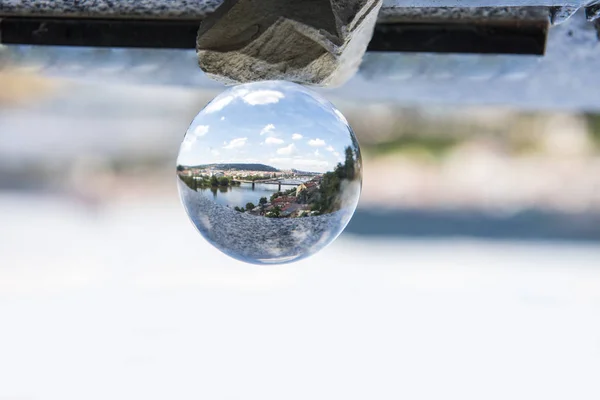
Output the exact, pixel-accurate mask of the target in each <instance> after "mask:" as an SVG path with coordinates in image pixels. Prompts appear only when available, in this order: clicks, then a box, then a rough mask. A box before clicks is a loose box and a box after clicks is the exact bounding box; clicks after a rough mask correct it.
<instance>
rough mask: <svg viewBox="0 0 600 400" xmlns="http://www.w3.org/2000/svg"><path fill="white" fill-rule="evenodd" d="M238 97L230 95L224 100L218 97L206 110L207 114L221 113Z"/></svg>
mask: <svg viewBox="0 0 600 400" xmlns="http://www.w3.org/2000/svg"><path fill="white" fill-rule="evenodd" d="M236 97H237V96H235V95H229V96H225V97H222V98H219V97H217V98H216V99H214V100H213V101H211V102H210V103H209V104H208V105H207V106H206V108H204V112H205V113H207V114H211V113H214V112H217V111H221V110H222V109H224V108H225V107H226V106H227V105H228V104H229V103H231V102H232V101H233V100H235V98H236Z"/></svg>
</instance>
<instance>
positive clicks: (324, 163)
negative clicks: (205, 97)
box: [178, 81, 353, 173]
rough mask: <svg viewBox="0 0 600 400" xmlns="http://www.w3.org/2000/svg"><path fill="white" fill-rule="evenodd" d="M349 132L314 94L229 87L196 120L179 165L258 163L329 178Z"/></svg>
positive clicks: (265, 86)
mask: <svg viewBox="0 0 600 400" xmlns="http://www.w3.org/2000/svg"><path fill="white" fill-rule="evenodd" d="M352 134H353V133H352V130H351V129H350V127H349V126H348V122H347V121H346V119H345V118H344V116H343V115H342V114H341V113H340V112H339V111H338V110H337V109H336V108H335V107H334V106H333V105H332V104H331V103H329V102H328V101H327V100H325V99H323V98H322V97H320V96H319V95H318V94H316V93H314V92H312V91H310V90H308V89H306V88H304V87H302V86H300V85H297V84H292V83H288V82H277V81H272V82H260V83H251V84H244V85H240V86H236V87H233V88H231V89H229V90H227V91H226V92H224V93H222V94H221V95H219V96H217V97H216V98H215V99H214V100H213V101H211V102H210V103H209V104H208V105H207V106H206V107H205V108H204V109H203V110H202V111H201V112H200V113H199V114H198V116H196V118H195V119H194V121H193V122H192V124H191V125H190V127H189V129H188V131H187V133H186V136H185V139H184V141H183V143H182V145H181V149H180V153H179V158H178V164H179V165H184V166H195V165H205V164H220V163H260V164H265V165H269V166H272V167H275V168H277V169H281V170H290V169H296V170H301V171H309V172H320V173H323V172H327V171H330V170H332V169H334V168H335V166H336V165H337V164H338V163H340V162H341V163H343V162H344V159H345V155H344V151H345V149H346V147H348V146H352V139H351V135H352Z"/></svg>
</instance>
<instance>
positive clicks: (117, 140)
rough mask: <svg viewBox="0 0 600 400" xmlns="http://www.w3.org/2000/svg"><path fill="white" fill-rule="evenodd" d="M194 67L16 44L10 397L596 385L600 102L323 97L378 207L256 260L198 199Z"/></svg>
mask: <svg viewBox="0 0 600 400" xmlns="http://www.w3.org/2000/svg"><path fill="white" fill-rule="evenodd" d="M57 55H58V56H60V62H55V59H54V58H53V57H57ZM440 57H443V56H440ZM99 59H102V60H104V61H103V63H99V62H98V60H99ZM132 59H135V60H136V63H135V65H134V66H130V61H131V60H132ZM170 59H178V60H185V59H189V60H191V61H192V64H191V66H187V67H185V68H188V69H185V68H184V69H183V70H182V71H174V72H173V71H172V70H170V71H171V72H170V75H169V76H173V75H177V74H181V76H182V77H189V79H190V82H187V81H185V79H187V78H182V79H180V80H179V81H178V84H173V82H170V81H169V79H168V77H166V76H163V75H164V74H166V72H165V70H166V68H163V64H161V62H163V61H160V60H170ZM193 59H194V52H193V51H192V52H182V51H137V52H136V51H134V50H130V51H118V50H94V51H91V50H72V49H56V48H55V49H39V48H37V49H31V48H27V47H25V46H22V47H4V48H2V50H1V51H0V60H3V62H2V63H0V65H2V66H3V67H2V68H1V69H0V400H5V399H6V400H8V399H10V400H13V399H19V400H21V399H60V400H65V399H79V398H87V399H105V398H107V397H111V398H116V399H129V398H147V399H162V398H175V397H177V398H180V399H187V398H190V399H191V398H209V399H234V398H235V399H238V398H250V399H253V398H256V399H259V398H260V399H280V398H285V399H306V398H309V397H310V398H316V399H321V398H322V399H329V398H343V399H363V398H378V399H392V398H399V397H401V396H404V397H407V398H411V399H434V398H440V397H444V398H460V399H479V398H486V399H505V398H508V397H510V398H519V399H521V398H522V399H528V398H544V399H564V398H576V399H598V398H599V397H600V384H599V382H598V377H600V319H599V318H598V316H599V315H600V114H597V113H596V112H595V111H594V110H593V109H590V110H583V111H581V110H577V109H565V108H556V109H552V108H544V109H532V108H529V109H524V108H516V107H511V106H506V105H504V106H502V105H493V104H486V105H481V106H468V105H463V106H461V105H442V104H436V103H435V102H431V103H420V104H410V103H409V102H406V101H393V100H389V101H385V100H376V101H375V100H372V99H370V100H369V101H366V100H365V98H363V97H361V96H360V95H358V94H356V92H355V94H354V95H353V96H345V95H343V93H340V92H336V91H327V90H320V92H321V93H322V94H324V95H325V96H326V97H327V98H329V100H331V101H332V102H333V103H334V104H335V105H337V106H338V107H339V108H340V110H341V111H342V113H343V114H344V115H345V116H346V117H347V118H348V120H349V122H350V124H351V125H352V127H353V128H354V130H355V132H356V134H357V136H358V139H359V141H360V144H361V146H362V150H363V159H364V186H363V195H362V198H361V202H360V206H359V209H358V211H357V212H356V215H355V217H354V219H353V220H352V222H351V223H350V225H349V226H348V228H347V230H346V232H345V233H344V234H343V235H342V236H341V237H340V238H339V239H338V241H336V242H335V243H334V244H333V245H332V246H330V247H329V248H327V249H326V250H324V251H323V252H321V253H320V254H318V255H316V256H314V257H312V258H310V259H308V260H305V261H302V262H299V263H297V264H292V265H286V266H267V267H257V266H251V265H245V264H241V263H239V262H237V261H235V260H232V259H229V258H227V257H226V256H225V255H223V254H221V253H219V252H218V251H217V250H215V249H213V248H212V247H211V246H210V245H209V244H207V243H206V242H205V241H204V240H203V239H202V238H201V237H200V235H199V234H198V233H197V232H196V231H195V230H194V228H193V226H192V224H191V223H190V222H189V221H188V219H187V216H186V215H185V212H184V210H183V208H182V206H181V205H180V203H179V199H178V194H177V190H176V185H175V160H176V156H177V152H178V149H179V145H180V143H181V140H182V139H183V135H184V133H185V131H186V129H187V126H188V124H189V123H190V122H191V121H192V119H193V117H194V116H195V115H196V114H197V113H198V112H199V111H200V110H201V109H202V107H203V106H204V105H205V104H206V103H207V102H208V101H210V100H211V99H212V98H213V97H214V96H215V95H217V94H218V93H220V91H222V90H223V88H222V87H221V86H220V85H218V84H216V83H213V82H212V81H210V80H208V78H206V77H204V76H203V75H202V74H201V72H199V70H196V69H195V67H194V62H193ZM15 60H16V61H15ZM106 60H109V62H107V61H106ZM370 60H371V61H370V64H369V63H367V65H372V64H373V62H374V61H373V60H375V59H374V58H371V59H370ZM159 61H160V62H159ZM164 62H167V61H164ZM182 64H184V63H182ZM185 65H187V64H185ZM182 68H183V67H182ZM90 71H91V72H90ZM139 76H145V78H144V79H138V78H137V77H139ZM149 77H150V78H149ZM363 78H364V76H359V77H358V78H357V80H358V83H359V84H360V83H361V82H363V83H364V81H362V80H361V79H363ZM182 80H183V82H182ZM191 81H193V84H192V82H191ZM352 85H353V82H351V83H350V84H349V87H350V88H352ZM401 88H402V85H399V90H401ZM405 96H406V95H405Z"/></svg>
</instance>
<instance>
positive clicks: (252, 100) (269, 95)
mask: <svg viewBox="0 0 600 400" xmlns="http://www.w3.org/2000/svg"><path fill="white" fill-rule="evenodd" d="M284 97H285V95H284V94H283V93H281V92H279V91H277V90H256V91H254V92H250V93H248V94H245V95H244V96H243V97H242V98H243V99H244V101H245V102H246V103H248V104H250V105H251V106H257V105H262V104H272V103H278V102H279V100H281V99H283V98H284Z"/></svg>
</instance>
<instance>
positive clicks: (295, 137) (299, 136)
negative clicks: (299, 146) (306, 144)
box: [292, 133, 304, 140]
mask: <svg viewBox="0 0 600 400" xmlns="http://www.w3.org/2000/svg"><path fill="white" fill-rule="evenodd" d="M303 137H304V136H302V135H301V134H299V133H294V134H293V135H292V140H300V139H302V138H303Z"/></svg>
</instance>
